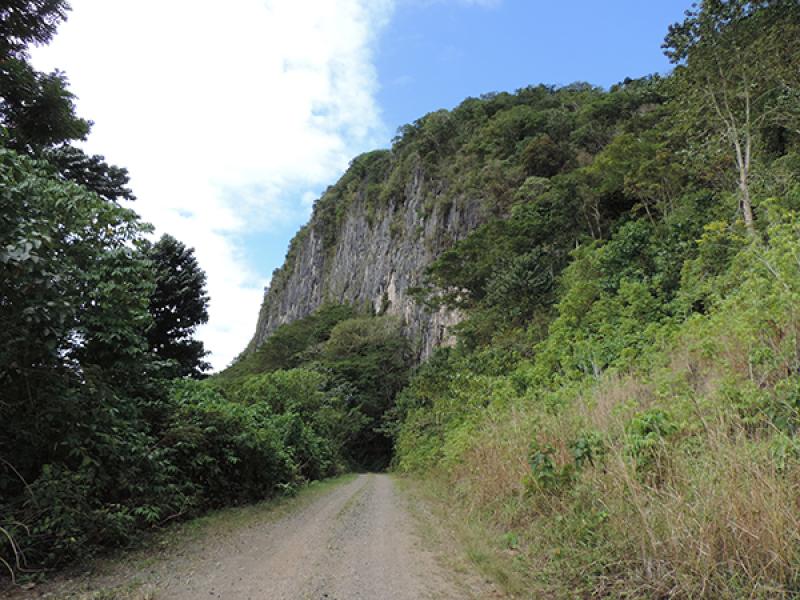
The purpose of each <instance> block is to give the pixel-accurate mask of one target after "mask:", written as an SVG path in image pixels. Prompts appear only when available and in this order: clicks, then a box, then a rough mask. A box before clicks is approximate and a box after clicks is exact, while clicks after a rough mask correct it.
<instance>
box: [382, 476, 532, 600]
mask: <svg viewBox="0 0 800 600" xmlns="http://www.w3.org/2000/svg"><path fill="white" fill-rule="evenodd" d="M393 478H394V480H395V482H396V484H397V486H398V488H399V489H400V490H401V491H402V492H403V494H404V495H405V496H406V497H407V498H409V500H410V502H408V507H409V510H410V511H411V513H412V515H413V516H414V518H415V519H416V520H417V521H418V523H420V525H421V526H420V527H419V528H418V531H419V532H420V533H421V534H422V536H423V538H424V540H425V542H426V545H427V546H429V547H433V548H437V549H438V550H439V552H438V556H439V558H440V559H441V560H442V562H443V563H444V566H445V567H446V568H447V570H448V571H451V572H454V573H457V574H459V576H460V577H461V578H462V580H461V584H462V585H464V586H466V587H467V588H470V589H471V590H472V591H474V590H475V589H476V588H479V589H480V590H481V596H480V597H481V598H487V599H488V598H498V599H500V598H503V599H511V598H516V597H518V596H520V594H521V593H522V591H523V590H524V585H523V582H522V578H521V577H519V575H518V572H516V571H515V569H514V567H515V566H519V565H518V564H517V565H515V563H514V560H513V559H514V556H513V555H510V554H509V552H508V551H507V549H506V547H504V545H503V538H502V536H500V535H498V534H497V533H495V532H493V531H492V529H491V528H490V527H488V526H487V524H486V523H484V522H482V521H480V520H476V519H475V518H474V516H472V515H467V514H466V512H465V511H463V510H462V508H461V507H460V506H458V505H455V504H454V503H453V498H452V495H451V494H450V492H449V491H448V490H447V486H445V485H444V484H443V483H441V480H437V479H436V478H435V477H428V478H419V477H414V476H411V475H403V474H393ZM476 568H477V572H478V575H476Z"/></svg>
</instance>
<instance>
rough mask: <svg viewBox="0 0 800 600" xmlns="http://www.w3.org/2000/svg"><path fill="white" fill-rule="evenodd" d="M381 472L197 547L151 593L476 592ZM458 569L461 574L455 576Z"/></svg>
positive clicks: (326, 599) (282, 597)
mask: <svg viewBox="0 0 800 600" xmlns="http://www.w3.org/2000/svg"><path fill="white" fill-rule="evenodd" d="M405 502H406V500H405V498H404V497H403V496H401V495H400V494H399V493H398V492H397V491H396V489H395V485H394V482H393V481H392V479H391V477H390V476H388V475H360V476H359V477H358V478H356V479H355V480H354V481H352V482H349V483H347V484H345V485H343V486H340V487H337V488H335V489H334V490H333V491H332V492H330V493H328V494H326V495H324V496H322V497H320V498H318V499H316V500H315V501H313V502H312V503H310V504H309V505H307V506H305V507H303V508H301V509H299V510H297V511H296V512H294V514H291V515H289V516H286V517H284V518H282V519H280V520H278V521H275V522H272V523H264V524H259V525H258V526H256V527H252V528H249V529H246V530H244V531H241V532H237V533H235V534H234V535H231V536H230V537H229V538H228V539H225V540H224V541H223V542H221V543H219V544H216V545H213V546H212V547H205V548H202V549H200V550H199V552H200V554H199V555H197V554H195V555H192V556H190V557H188V556H187V557H186V559H185V560H184V561H183V562H184V564H181V561H178V562H177V563H176V564H174V565H172V566H171V569H172V571H171V573H169V574H167V575H166V576H164V577H162V578H160V582H159V583H158V584H157V586H156V589H155V597H156V598H170V599H174V600H199V599H205V598H224V599H225V600H357V599H364V600H422V599H425V598H431V599H442V600H444V599H454V600H455V599H458V600H461V599H466V598H470V597H481V596H482V594H481V595H479V596H476V595H474V594H473V593H472V592H471V591H470V590H468V589H467V588H466V586H465V584H464V582H463V581H462V582H460V583H457V582H456V581H455V578H454V576H453V575H452V574H451V573H448V572H447V570H446V569H444V568H443V567H442V566H441V565H440V564H439V563H438V562H437V561H436V559H435V557H434V555H433V554H432V553H431V552H430V551H428V550H426V549H425V548H424V547H423V544H422V542H421V539H420V538H419V536H418V532H417V531H415V528H416V527H417V526H418V525H417V524H416V523H415V522H414V519H413V518H412V517H411V516H410V515H409V512H408V510H407V508H406V507H405V505H404V503H405ZM462 579H463V578H462Z"/></svg>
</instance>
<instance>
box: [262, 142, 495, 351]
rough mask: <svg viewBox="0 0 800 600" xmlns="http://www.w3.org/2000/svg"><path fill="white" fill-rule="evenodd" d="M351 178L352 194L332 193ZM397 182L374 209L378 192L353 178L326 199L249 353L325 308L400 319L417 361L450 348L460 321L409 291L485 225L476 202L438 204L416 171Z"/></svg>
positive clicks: (274, 289)
mask: <svg viewBox="0 0 800 600" xmlns="http://www.w3.org/2000/svg"><path fill="white" fill-rule="evenodd" d="M373 154H376V153H373ZM352 170H353V167H351V171H352ZM348 177H349V178H350V184H349V189H350V190H351V191H350V192H349V193H340V192H337V191H336V190H335V188H336V187H337V186H341V185H343V184H342V182H343V181H344V180H345V179H346V178H348ZM386 177H388V175H387V174H386V173H384V174H383V175H382V176H381V178H382V179H384V180H385V179H386ZM402 179H403V181H402V182H401V185H400V186H398V192H397V193H395V194H393V195H391V196H389V197H388V198H387V197H385V196H386V195H384V197H383V199H382V201H381V202H377V204H378V206H377V207H376V206H375V205H376V200H375V194H376V192H375V190H376V188H377V187H379V185H375V184H374V182H373V185H372V186H370V185H369V182H368V181H367V180H366V179H364V180H362V181H360V182H355V183H354V182H353V176H352V174H349V175H348V174H346V175H345V176H344V177H343V178H342V180H341V181H340V182H339V183H338V184H337V186H334V188H331V189H329V191H328V192H326V194H325V195H323V197H322V198H321V199H320V200H319V201H318V202H317V205H316V206H315V209H314V212H313V214H312V217H311V220H310V221H309V223H308V224H307V225H306V226H305V227H303V228H302V229H301V230H300V231H299V232H298V234H297V235H296V236H295V239H294V240H293V241H292V243H291V246H290V250H289V253H288V255H287V258H286V263H285V264H284V266H283V267H282V268H281V269H278V270H277V271H275V273H274V275H273V280H272V286H271V287H270V288H269V289H267V290H266V292H265V296H264V302H263V304H262V307H261V311H260V313H259V318H258V325H257V327H256V332H255V336H254V337H253V339H252V341H251V343H250V345H249V347H248V349H250V350H252V349H255V348H257V347H258V346H259V345H260V344H261V343H263V341H264V340H265V339H266V338H267V337H268V336H269V335H270V334H271V333H272V332H273V331H274V330H275V329H276V328H277V327H279V326H280V325H283V324H285V323H290V322H291V321H294V320H295V319H299V318H302V317H305V316H307V315H309V314H311V313H312V312H313V311H314V310H315V309H317V308H318V307H319V306H321V305H323V304H325V303H338V304H344V303H347V304H351V305H353V306H355V307H357V308H361V309H371V310H372V311H374V312H375V313H376V314H390V315H397V316H399V317H400V318H401V319H402V321H403V323H404V328H405V331H406V333H407V334H408V336H409V338H410V339H411V340H412V343H413V344H414V347H415V348H416V350H417V354H418V359H419V360H424V359H425V358H427V357H428V356H429V355H430V354H431V352H432V351H433V350H434V349H435V348H436V347H437V346H440V345H446V344H450V343H452V341H453V340H452V335H451V334H450V333H449V329H450V327H451V326H452V325H454V324H455V323H457V322H458V321H459V320H460V315H459V314H458V311H453V310H448V309H445V308H442V309H439V310H438V311H432V310H431V309H428V308H426V307H424V306H422V305H420V304H419V303H417V302H416V301H415V300H414V298H412V297H411V296H410V295H409V290H410V289H411V288H413V287H415V286H418V285H420V283H421V280H422V275H423V272H424V269H425V267H426V266H427V265H429V264H430V263H431V261H433V260H434V259H435V258H436V257H437V256H438V255H439V254H441V252H442V251H444V250H446V249H447V248H449V247H450V246H451V245H452V244H453V243H454V242H455V241H457V240H459V239H461V238H463V237H464V236H466V235H467V234H468V233H469V232H470V231H471V230H472V229H474V228H475V227H476V226H478V225H479V224H480V223H481V222H482V221H483V220H484V217H483V216H482V213H483V211H482V209H481V202H480V201H479V200H476V199H468V198H464V197H462V198H454V199H448V200H446V201H441V197H442V194H443V190H442V186H441V184H440V183H434V182H430V181H427V180H426V178H425V174H424V173H423V171H422V169H421V168H420V167H418V166H415V167H414V168H412V169H409V170H408V172H407V173H406V174H405V175H404V176H403V177H402ZM332 190H333V191H332ZM334 204H337V205H335V206H334ZM332 213H335V214H336V215H337V216H336V220H335V223H334V225H331V223H330V219H327V220H326V215H330V214H332Z"/></svg>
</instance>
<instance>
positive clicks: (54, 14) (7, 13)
mask: <svg viewBox="0 0 800 600" xmlns="http://www.w3.org/2000/svg"><path fill="white" fill-rule="evenodd" d="M69 9H70V6H69V3H68V2H67V1H66V0H6V1H5V2H3V5H2V6H0V57H3V58H7V57H9V56H12V55H17V56H18V55H20V54H24V53H25V51H26V49H27V47H28V46H29V45H30V44H46V43H48V42H49V41H50V40H51V39H52V37H53V35H54V34H55V32H56V28H57V27H58V24H59V23H61V21H63V20H64V19H65V18H66V17H67V11H68V10H69Z"/></svg>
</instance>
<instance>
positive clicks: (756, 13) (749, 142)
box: [663, 0, 800, 233]
mask: <svg viewBox="0 0 800 600" xmlns="http://www.w3.org/2000/svg"><path fill="white" fill-rule="evenodd" d="M663 47H664V49H665V53H666V54H667V56H668V57H669V58H670V60H671V61H672V62H673V63H675V64H677V65H678V67H677V68H676V70H675V79H676V84H677V86H678V89H677V90H676V98H678V101H679V103H680V106H681V107H682V109H683V113H684V115H685V116H688V118H689V128H690V130H691V131H692V133H693V134H694V136H701V138H706V137H708V136H709V135H713V138H712V139H713V140H714V141H715V142H716V143H721V144H722V146H723V147H727V148H729V149H730V151H732V153H733V159H734V162H735V165H736V170H737V185H738V191H739V204H740V207H741V211H742V215H743V217H744V222H745V225H746V227H747V229H748V230H749V231H750V232H751V233H753V232H754V231H755V226H754V217H753V206H752V198H751V190H750V182H751V178H752V173H753V163H754V159H755V158H756V156H755V155H756V153H757V151H758V149H759V144H760V142H761V139H760V136H761V135H762V133H763V131H764V129H765V128H766V127H768V126H770V125H773V126H774V125H777V126H782V127H791V128H793V129H794V130H795V131H797V128H798V124H799V123H800V121H798V116H800V109H798V104H799V103H798V98H800V76H798V73H797V64H798V63H800V5H798V3H797V2H796V1H794V0H703V2H701V3H700V4H699V6H696V7H695V8H693V9H692V10H689V11H687V13H686V18H685V20H684V21H683V22H681V23H675V24H674V25H672V26H671V27H670V29H669V33H668V34H667V36H666V39H665V41H664V45H663Z"/></svg>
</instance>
